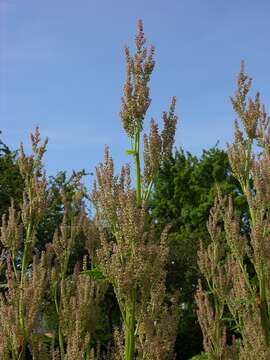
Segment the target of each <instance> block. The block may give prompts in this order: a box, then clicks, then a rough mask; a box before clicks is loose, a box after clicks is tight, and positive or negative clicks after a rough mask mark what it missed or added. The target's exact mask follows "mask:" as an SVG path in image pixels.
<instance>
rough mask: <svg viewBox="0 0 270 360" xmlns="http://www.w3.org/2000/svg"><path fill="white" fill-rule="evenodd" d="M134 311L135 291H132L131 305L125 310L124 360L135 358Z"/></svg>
mask: <svg viewBox="0 0 270 360" xmlns="http://www.w3.org/2000/svg"><path fill="white" fill-rule="evenodd" d="M135 310H136V290H135V289H133V296H132V298H131V304H130V306H128V307H127V310H126V321H125V360H134V358H135Z"/></svg>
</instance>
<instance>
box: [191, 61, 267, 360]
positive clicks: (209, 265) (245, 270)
mask: <svg viewBox="0 0 270 360" xmlns="http://www.w3.org/2000/svg"><path fill="white" fill-rule="evenodd" d="M237 85H238V86H237V91H236V94H235V95H234V96H233V97H232V98H231V100H232V104H233V108H234V110H235V112H236V114H237V117H238V120H237V121H236V122H235V136H234V142H233V144H231V145H230V146H229V148H228V156H229V161H230V165H231V169H232V173H233V175H234V177H235V179H236V180H237V181H238V182H239V184H240V186H241V189H242V194H243V197H244V198H245V200H246V202H247V205H248V214H245V216H244V217H243V215H241V214H238V213H237V211H236V210H235V208H234V205H233V201H232V198H229V199H224V198H222V195H221V194H219V196H218V198H217V203H216V205H215V207H214V208H213V210H212V213H211V215H210V219H209V224H210V225H209V232H210V235H211V240H212V242H211V244H210V245H209V247H208V249H201V250H200V252H199V265H200V269H201V271H202V273H203V274H204V277H205V278H206V279H210V281H211V282H212V283H213V284H214V285H215V288H216V292H215V293H214V294H213V297H214V299H215V300H216V301H219V302H221V301H223V302H224V303H225V304H226V306H227V307H228V309H229V311H230V313H231V318H232V320H233V322H234V323H235V325H236V335H237V336H238V337H239V339H238V350H237V354H238V355H237V356H238V357H239V358H240V359H245V360H249V359H255V358H259V359H262V360H267V359H269V357H270V344H269V337H270V312H269V309H270V305H269V304H270V287H269V279H270V252H269V233H270V232H269V226H270V225H269V224H270V221H269V220H270V218H269V203H270V202H269V201H270V193H269V188H270V183H269V179H270V171H269V169H270V135H269V134H270V128H269V123H270V119H269V117H268V115H267V114H266V112H265V108H264V106H263V105H262V104H261V101H260V95H259V93H257V94H256V95H255V98H254V99H251V98H248V94H249V91H250V88H251V79H250V78H248V76H247V75H246V74H245V73H244V65H243V63H242V65H241V70H240V74H239V77H238V82H237ZM247 218H248V229H249V231H248V233H245V231H244V228H246V227H247V226H246V224H245V227H244V226H243V221H246V219H247ZM222 227H223V229H224V231H222ZM214 244H216V245H217V246H218V248H219V249H220V253H221V255H220V256H219V257H218V258H214V256H213V253H212V252H211V249H212V247H213V245H214ZM203 293H204V294H205V295H203ZM207 298H208V299H209V296H208V295H206V293H205V292H204V291H203V290H202V288H199V290H198V294H197V302H198V306H199V313H198V315H199V319H200V322H201V324H205V317H206V316H205V314H203V313H202V312H201V311H200V308H202V306H203V302H204V303H206V301H207ZM207 308H208V310H209V311H208V314H210V313H211V310H210V308H211V304H209V306H207ZM219 321H220V322H222V323H223V326H224V325H226V323H225V319H223V316H222V317H221V318H220V319H219ZM209 327H210V325H209V326H205V325H204V326H202V329H203V334H204V342H205V344H208V343H209V341H210V339H209ZM224 341H225V342H223V350H224V351H223V352H222V359H227V358H229V355H228V350H229V348H228V346H226V337H225V340H224ZM205 349H206V351H207V352H208V354H209V356H210V358H211V351H210V348H207V346H206V347H205Z"/></svg>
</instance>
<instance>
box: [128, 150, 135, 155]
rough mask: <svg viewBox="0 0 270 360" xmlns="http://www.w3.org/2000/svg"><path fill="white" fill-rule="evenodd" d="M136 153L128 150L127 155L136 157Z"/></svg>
mask: <svg viewBox="0 0 270 360" xmlns="http://www.w3.org/2000/svg"><path fill="white" fill-rule="evenodd" d="M136 153H137V152H136V151H135V150H126V154H127V155H136Z"/></svg>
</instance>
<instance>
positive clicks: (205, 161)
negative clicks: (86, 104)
mask: <svg viewBox="0 0 270 360" xmlns="http://www.w3.org/2000/svg"><path fill="white" fill-rule="evenodd" d="M145 44H146V40H145V37H144V33H143V26H142V22H141V21H139V26H138V33H137V36H136V39H135V54H134V55H131V52H130V51H129V49H126V51H125V54H126V64H127V78H126V82H125V84H124V94H123V98H122V107H121V111H120V118H121V121H122V126H123V128H124V130H125V132H126V134H127V136H128V138H129V140H130V148H129V149H128V150H127V155H128V156H130V157H131V159H132V160H133V162H132V166H129V165H125V166H123V167H122V170H121V172H120V174H115V171H114V162H113V160H112V158H111V156H110V152H109V149H108V148H107V147H106V148H105V156H104V162H103V163H101V164H99V166H98V167H97V170H96V181H95V183H94V186H93V190H92V192H91V194H88V192H87V190H86V188H85V186H84V185H83V178H84V176H85V175H86V173H85V171H84V170H82V171H80V172H76V173H75V172H74V173H73V174H72V175H71V176H70V177H68V176H67V173H66V172H65V171H61V172H60V173H59V174H57V175H56V176H55V177H47V176H46V174H45V170H44V166H43V156H44V153H45V152H46V150H47V142H48V141H47V139H46V140H45V141H44V142H42V141H41V136H40V133H39V129H38V128H37V129H36V131H35V133H34V134H31V144H32V153H31V154H26V153H25V150H24V147H23V145H21V146H20V148H19V149H18V150H16V151H12V150H10V149H9V147H8V146H7V145H6V144H4V143H3V142H1V141H0V215H1V222H0V223H1V227H0V251H1V253H0V293H1V296H0V335H1V336H0V359H3V360H9V359H11V360H15V359H16V360H28V359H29V360H32V359H33V360H48V359H52V360H102V359H103V360H104V359H108V360H121V359H122V360H135V359H138V360H172V359H179V360H180V359H181V360H188V359H192V360H199V359H200V360H204V359H205V360H206V359H209V360H223V359H224V360H227V359H228V360H229V359H232V360H236V359H237V360H238V359H240V360H249V359H250V360H253V359H260V360H268V359H269V358H270V344H269V343H270V333H269V331H270V316H269V314H270V296H269V294H270V287H269V278H270V276H269V274H270V260H269V259H270V255H269V254H270V250H269V249H270V247H269V201H270V193H269V189H270V184H269V179H270V172H269V169H270V137H269V134H270V131H269V118H268V116H267V114H266V113H265V110H264V107H263V106H262V105H261V102H260V98H259V95H258V94H257V95H256V97H255V99H254V100H252V99H248V93H249V90H250V87H251V80H250V79H249V78H248V77H247V76H246V75H245V73H244V69H243V66H242V68H241V71H240V75H239V78H238V88H237V92H236V94H235V96H234V97H233V98H232V104H233V107H234V109H235V111H236V114H237V116H238V122H236V126H235V129H236V130H235V139H234V142H233V144H232V145H230V146H229V148H228V151H227V152H226V151H224V150H220V149H219V148H218V147H217V146H215V147H214V148H211V149H209V150H204V151H203V153H202V156H201V157H196V156H194V155H192V154H190V153H186V152H185V151H184V150H183V149H178V150H175V151H174V149H173V145H174V136H175V130H176V123H177V117H176V115H175V107H176V99H175V98H174V97H173V98H172V101H171V105H170V107H169V110H168V111H165V112H164V113H163V116H162V118H163V129H162V131H160V130H159V128H158V125H157V123H156V122H155V121H154V120H152V121H151V123H150V131H149V134H144V133H143V131H144V122H145V118H146V114H147V110H148V108H149V105H150V102H151V99H150V91H149V82H150V78H151V75H152V72H153V70H154V65H155V62H154V48H153V47H151V48H150V49H148V48H147V47H146V45H145ZM240 123H241V124H242V128H241V125H240ZM133 184H134V185H133ZM89 200H90V201H91V202H92V205H93V206H94V209H95V212H94V215H93V216H90V215H89V213H88V211H87V206H86V204H87V202H88V201H89ZM197 253H198V256H197Z"/></svg>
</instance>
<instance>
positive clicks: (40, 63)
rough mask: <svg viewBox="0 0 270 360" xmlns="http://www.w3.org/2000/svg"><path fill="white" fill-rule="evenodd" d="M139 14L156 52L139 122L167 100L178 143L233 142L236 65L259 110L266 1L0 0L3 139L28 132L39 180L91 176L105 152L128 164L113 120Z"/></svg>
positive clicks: (269, 76)
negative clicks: (173, 105) (36, 144)
mask: <svg viewBox="0 0 270 360" xmlns="http://www.w3.org/2000/svg"><path fill="white" fill-rule="evenodd" d="M138 18H142V20H143V22H144V28H145V35H146V37H147V39H148V40H149V43H152V44H153V45H155V47H156V62H157V65H156V68H155V71H154V74H153V77H152V81H151V97H152V105H151V108H150V109H149V112H148V117H147V120H149V119H150V118H151V117H154V118H155V119H156V120H159V119H160V118H161V114H162V111H163V110H166V109H167V108H168V105H169V102H170V99H171V96H173V95H176V97H177V101H178V102H177V114H178V116H179V119H180V122H179V126H178V130H177V138H176V146H183V147H184V149H186V150H189V151H191V152H192V153H195V154H200V153H201V151H202V149H204V148H205V149H206V148H209V147H211V146H214V145H215V143H216V142H217V140H220V145H221V146H222V147H224V146H225V144H226V142H228V141H231V139H232V124H233V120H234V114H233V112H232V110H231V105H230V100H229V96H230V95H232V94H233V92H234V90H235V79H236V75H237V73H238V70H239V64H240V61H241V59H244V60H245V61H246V69H247V71H248V73H249V74H250V75H252V77H253V78H254V89H256V90H257V89H259V90H261V92H262V95H263V100H264V102H265V103H266V105H267V104H269V100H270V99H269V96H270V72H269V70H270V65H269V64H270V42H269V41H270V21H269V18H270V1H269V0H256V1H255V0H166V1H165V0H163V1H162V0H136V1H128V0H114V1H112V0H73V1H71V0H43V1H41V0H39V1H38V0H0V129H1V130H2V131H3V134H2V139H3V140H4V141H5V142H6V143H7V144H8V145H9V146H11V147H12V148H15V147H17V146H18V144H19V143H20V141H21V140H22V141H24V142H26V143H29V142H28V134H29V132H30V131H31V130H33V129H34V127H35V125H37V124H38V125H39V126H40V128H41V131H42V134H43V135H44V136H48V137H49V147H48V153H47V155H46V165H47V168H48V172H49V174H55V173H56V171H58V170H62V169H67V170H72V169H75V170H79V169H81V168H85V169H86V170H88V171H93V170H94V167H95V165H96V164H97V163H98V162H99V161H100V160H101V159H102V157H103V149H104V144H108V145H109V146H110V147H111V150H112V154H113V157H114V158H115V160H116V161H117V163H121V162H124V161H128V160H129V159H128V158H127V156H126V155H125V149H126V148H127V147H128V143H127V140H126V136H125V134H124V132H123V131H122V129H121V125H120V120H119V116H118V114H119V109H120V98H121V94H122V86H123V83H124V79H125V62H124V55H123V49H124V45H128V46H130V48H133V44H134V41H133V40H134V35H135V33H136V28H137V20H138Z"/></svg>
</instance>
